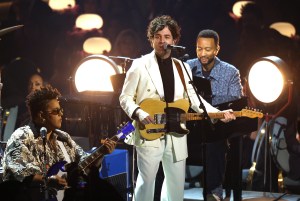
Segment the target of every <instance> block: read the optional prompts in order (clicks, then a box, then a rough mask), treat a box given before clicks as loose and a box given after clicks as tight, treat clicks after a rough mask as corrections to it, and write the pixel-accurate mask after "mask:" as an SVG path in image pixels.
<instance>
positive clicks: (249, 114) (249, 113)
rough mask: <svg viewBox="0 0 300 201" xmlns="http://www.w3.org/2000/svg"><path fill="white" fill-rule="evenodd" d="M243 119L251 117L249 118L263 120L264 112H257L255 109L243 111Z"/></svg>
mask: <svg viewBox="0 0 300 201" xmlns="http://www.w3.org/2000/svg"><path fill="white" fill-rule="evenodd" d="M241 113H242V114H241V116H242V117H249V118H263V116H264V114H263V113H262V112H259V111H256V110H254V109H252V110H250V109H242V111H241Z"/></svg>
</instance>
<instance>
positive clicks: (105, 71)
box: [74, 55, 120, 94]
mask: <svg viewBox="0 0 300 201" xmlns="http://www.w3.org/2000/svg"><path fill="white" fill-rule="evenodd" d="M119 73H120V71H119V68H118V67H117V65H116V63H115V62H114V61H113V60H111V59H109V58H108V57H106V56H104V55H91V56H88V57H86V58H84V59H83V60H82V61H81V62H80V63H79V64H78V66H77V68H76V70H75V75H74V84H75V88H76V90H77V92H92V93H93V94H95V92H112V91H113V87H112V84H111V80H110V76H112V75H115V74H119Z"/></svg>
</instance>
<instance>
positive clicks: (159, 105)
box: [140, 99, 190, 140]
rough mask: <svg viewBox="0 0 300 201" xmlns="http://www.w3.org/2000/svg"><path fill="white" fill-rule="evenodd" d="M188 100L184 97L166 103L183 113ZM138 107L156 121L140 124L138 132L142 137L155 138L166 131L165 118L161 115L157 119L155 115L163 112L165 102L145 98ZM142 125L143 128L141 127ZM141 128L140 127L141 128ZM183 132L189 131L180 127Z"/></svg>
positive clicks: (186, 107) (186, 109)
mask: <svg viewBox="0 0 300 201" xmlns="http://www.w3.org/2000/svg"><path fill="white" fill-rule="evenodd" d="M189 106H190V104H189V101H188V100H185V99H180V100H177V101H175V102H172V103H168V108H175V109H176V110H178V112H179V113H180V114H182V113H183V114H184V113H186V112H187V111H188V109H189ZM140 107H141V109H142V110H144V111H146V112H147V113H148V114H149V115H150V116H151V117H152V118H153V119H155V120H156V121H157V123H156V124H146V125H145V126H142V125H140V133H141V135H142V137H143V138H145V139H147V140H155V139H158V138H160V137H161V136H163V135H164V134H165V133H166V127H165V125H166V124H165V121H164V120H165V119H164V117H163V116H161V117H162V118H161V119H158V117H156V115H160V114H165V113H166V111H165V108H166V107H167V105H166V102H163V101H160V100H156V99H145V100H144V101H143V102H142V103H141V104H140ZM142 127H144V128H142ZM141 128H142V129H141ZM182 129H183V130H185V131H184V133H185V134H186V133H188V132H189V131H188V130H186V129H185V128H182Z"/></svg>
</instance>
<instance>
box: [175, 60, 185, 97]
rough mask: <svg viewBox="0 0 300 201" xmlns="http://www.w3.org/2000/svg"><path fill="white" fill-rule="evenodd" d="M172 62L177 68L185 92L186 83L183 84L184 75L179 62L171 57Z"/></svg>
mask: <svg viewBox="0 0 300 201" xmlns="http://www.w3.org/2000/svg"><path fill="white" fill-rule="evenodd" d="M173 61H174V63H175V66H176V68H177V71H178V74H179V76H180V79H181V82H182V85H183V88H184V91H185V92H186V93H187V89H186V85H185V80H184V76H183V72H182V68H181V66H180V64H179V62H178V61H177V60H175V59H173Z"/></svg>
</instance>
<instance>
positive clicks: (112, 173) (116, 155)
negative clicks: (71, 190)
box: [100, 149, 130, 201]
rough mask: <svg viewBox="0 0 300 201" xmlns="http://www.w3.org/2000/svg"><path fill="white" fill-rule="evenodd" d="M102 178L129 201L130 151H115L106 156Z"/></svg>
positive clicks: (101, 173) (103, 162)
mask: <svg viewBox="0 0 300 201" xmlns="http://www.w3.org/2000/svg"><path fill="white" fill-rule="evenodd" d="M100 177H101V178H102V179H105V180H106V181H108V182H109V183H111V184H112V185H113V186H114V187H115V188H116V190H117V191H118V192H119V193H120V194H121V196H122V197H123V199H124V200H127V201H129V197H130V192H129V166H128V151H127V150H125V149H115V150H114V151H113V152H112V153H111V154H107V155H105V156H104V159H103V161H102V168H101V170H100Z"/></svg>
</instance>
